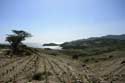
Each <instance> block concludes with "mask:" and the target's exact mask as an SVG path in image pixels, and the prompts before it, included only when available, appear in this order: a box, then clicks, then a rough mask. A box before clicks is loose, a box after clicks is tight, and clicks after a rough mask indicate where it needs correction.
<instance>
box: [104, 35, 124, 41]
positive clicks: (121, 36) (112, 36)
mask: <svg viewBox="0 0 125 83" xmlns="http://www.w3.org/2000/svg"><path fill="white" fill-rule="evenodd" d="M103 38H110V39H119V40H125V34H122V35H107V36H103Z"/></svg>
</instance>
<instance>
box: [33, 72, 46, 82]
mask: <svg viewBox="0 0 125 83" xmlns="http://www.w3.org/2000/svg"><path fill="white" fill-rule="evenodd" d="M43 79H44V78H43V76H42V73H36V74H35V75H34V76H33V80H38V81H41V80H43Z"/></svg>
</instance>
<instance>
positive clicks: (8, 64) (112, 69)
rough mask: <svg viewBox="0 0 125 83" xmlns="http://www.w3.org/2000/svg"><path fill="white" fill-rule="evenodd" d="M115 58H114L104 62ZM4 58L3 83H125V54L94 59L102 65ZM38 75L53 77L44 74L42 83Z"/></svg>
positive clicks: (58, 59) (47, 58)
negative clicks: (36, 76)
mask: <svg viewBox="0 0 125 83" xmlns="http://www.w3.org/2000/svg"><path fill="white" fill-rule="evenodd" d="M104 55H105V56H104ZM111 55H112V56H113V57H112V58H110V59H108V58H107V59H105V60H101V59H102V58H104V57H108V56H111ZM0 57H1V58H0V63H1V64H0V83H125V64H124V63H123V64H121V62H122V61H124V60H125V52H124V51H122V52H120V51H118V52H117V51H115V52H111V53H105V54H102V55H100V56H93V58H95V59H96V60H99V61H98V62H97V61H96V62H93V61H92V62H88V63H84V61H82V59H79V60H73V59H71V57H66V55H59V56H53V55H47V54H43V53H41V52H39V53H38V55H36V54H34V55H32V56H26V57H14V58H6V57H3V56H2V52H0ZM89 58H91V57H89ZM38 72H49V73H51V75H48V74H47V73H46V74H43V79H42V81H36V80H32V77H33V75H34V74H35V73H38Z"/></svg>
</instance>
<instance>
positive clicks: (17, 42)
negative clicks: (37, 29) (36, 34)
mask: <svg viewBox="0 0 125 83" xmlns="http://www.w3.org/2000/svg"><path fill="white" fill-rule="evenodd" d="M12 32H13V33H14V34H11V35H8V36H7V37H6V41H8V42H9V43H10V47H11V50H12V53H13V54H17V53H18V52H19V48H20V47H21V46H22V45H23V44H22V41H24V40H25V39H26V38H27V37H31V34H30V33H28V32H26V31H22V30H12Z"/></svg>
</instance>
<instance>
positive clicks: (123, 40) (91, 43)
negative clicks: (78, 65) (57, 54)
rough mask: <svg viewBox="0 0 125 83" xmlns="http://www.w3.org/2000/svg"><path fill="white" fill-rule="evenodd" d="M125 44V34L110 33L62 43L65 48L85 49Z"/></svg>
mask: <svg viewBox="0 0 125 83" xmlns="http://www.w3.org/2000/svg"><path fill="white" fill-rule="evenodd" d="M124 45H125V35H108V36H103V37H93V38H88V39H81V40H76V41H71V42H65V43H63V44H61V46H62V47H63V48H64V49H85V48H94V47H96V48H97V47H118V46H120V47H123V46H124Z"/></svg>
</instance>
